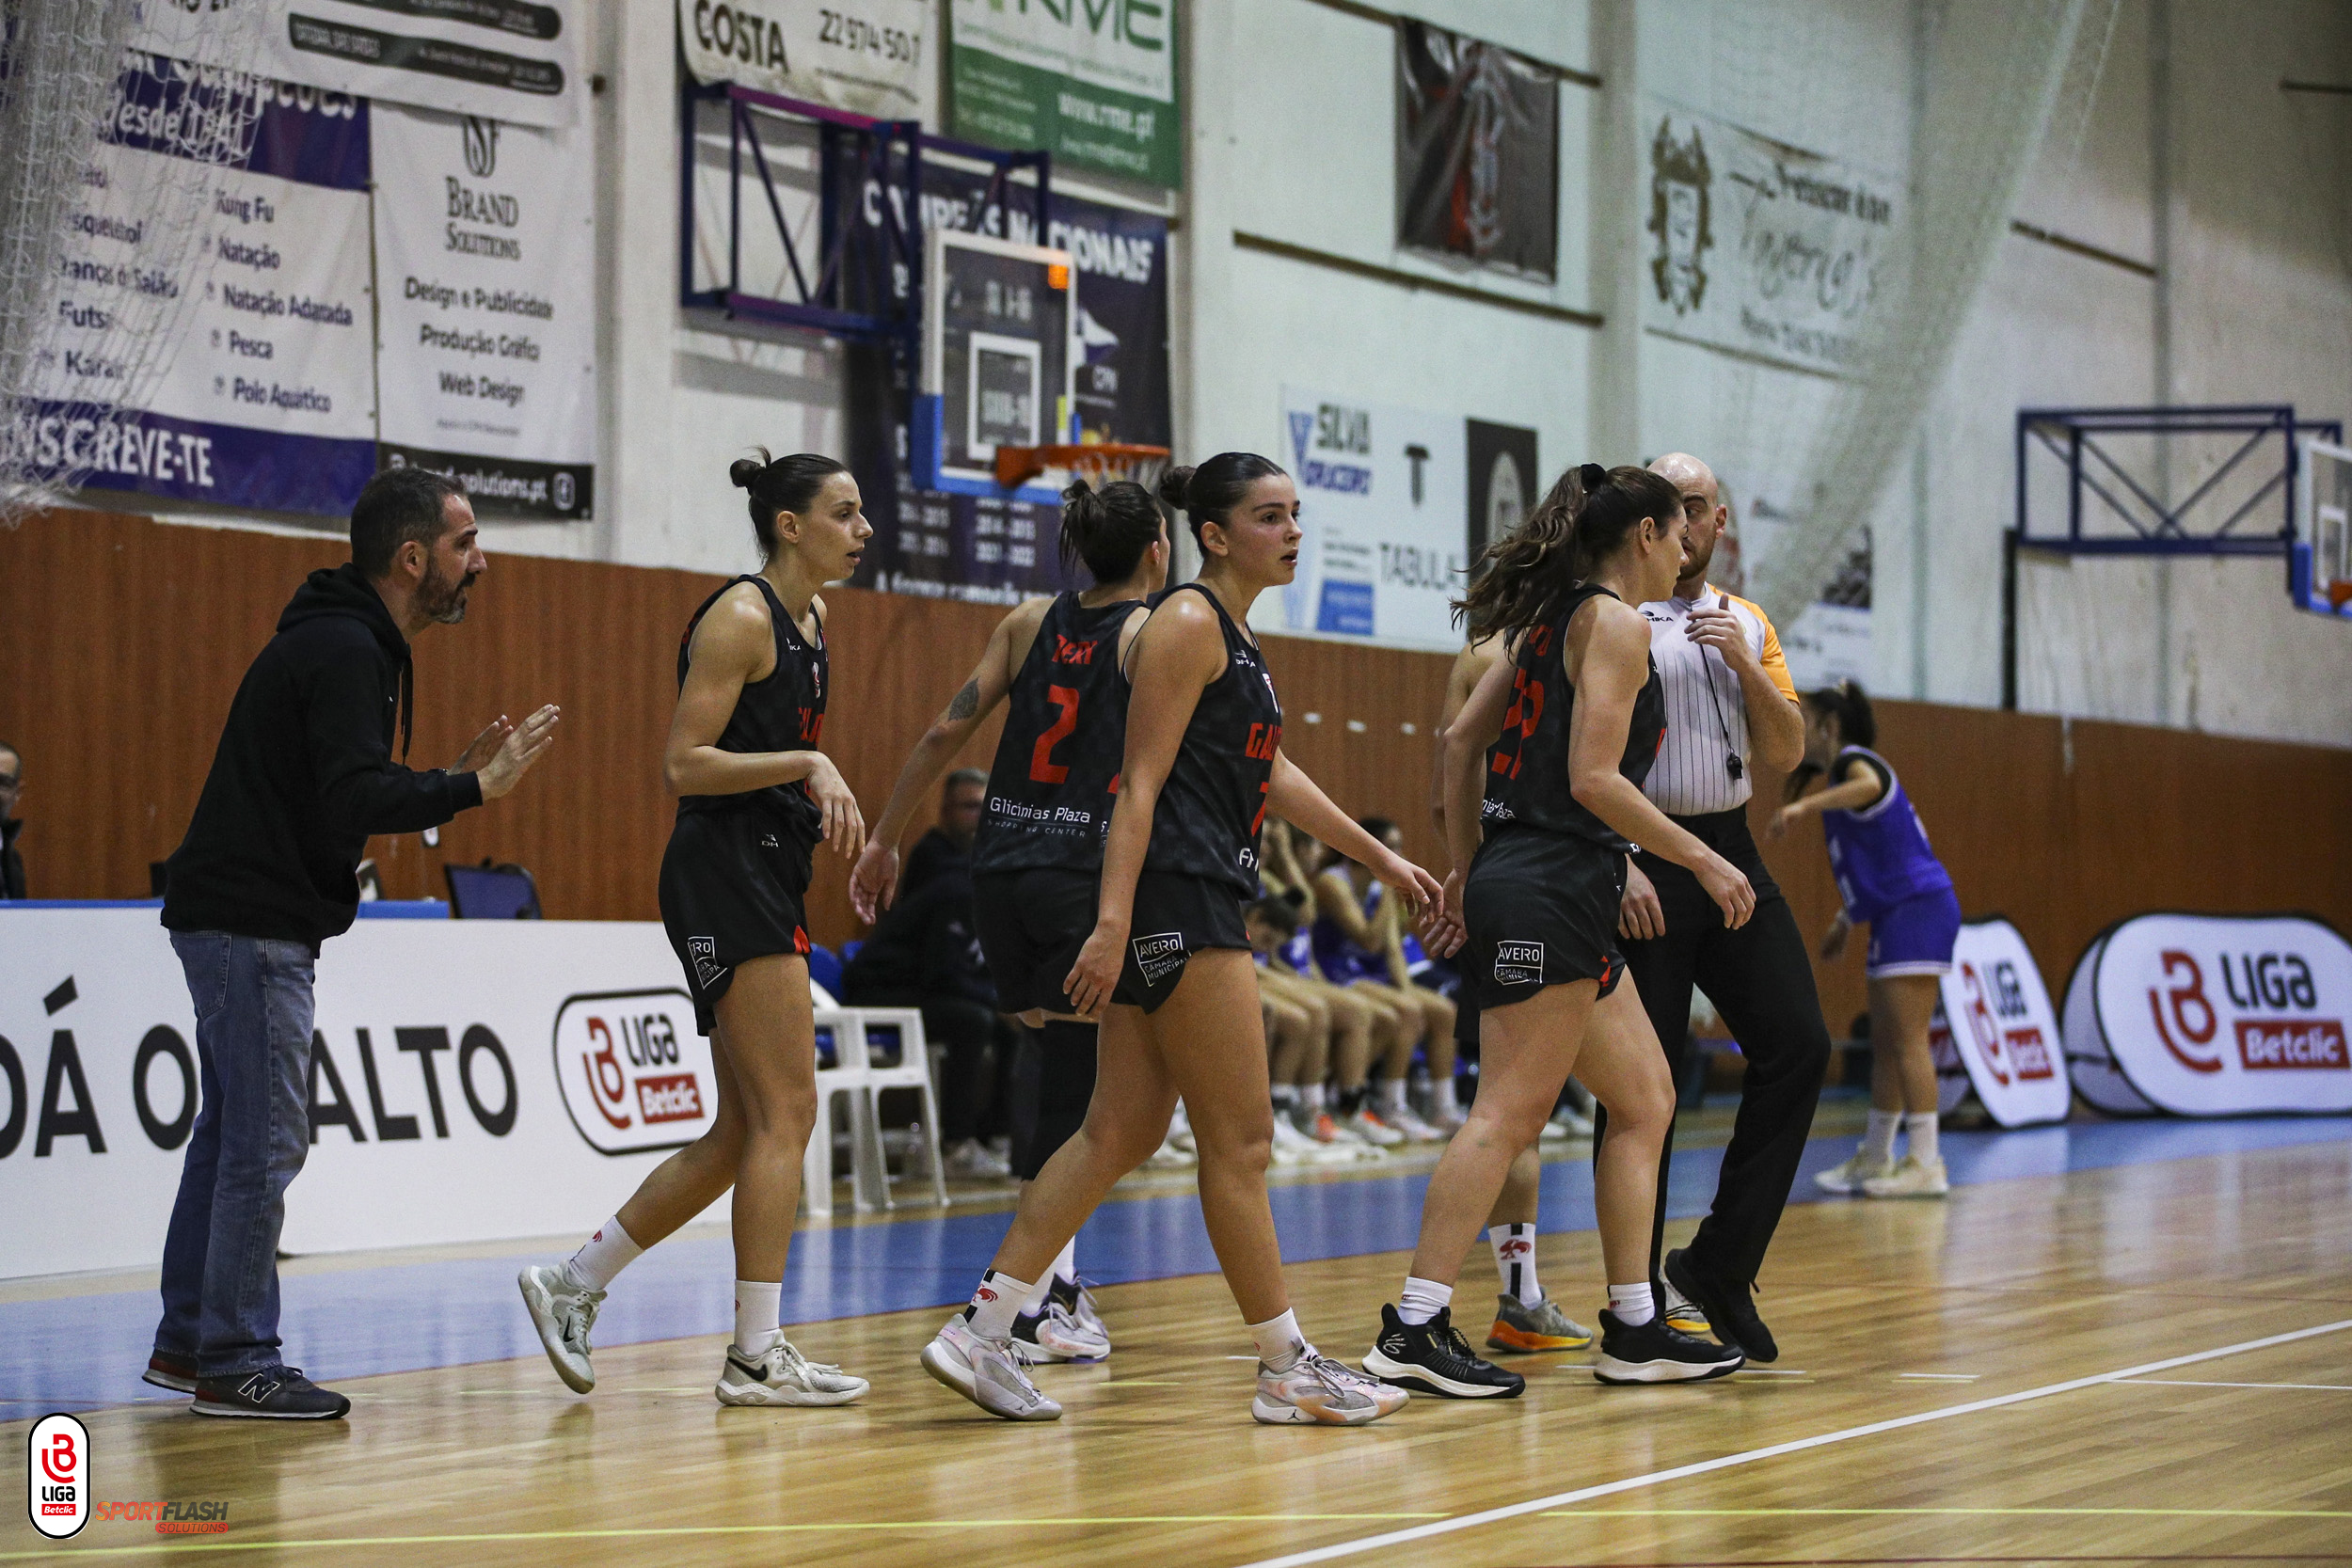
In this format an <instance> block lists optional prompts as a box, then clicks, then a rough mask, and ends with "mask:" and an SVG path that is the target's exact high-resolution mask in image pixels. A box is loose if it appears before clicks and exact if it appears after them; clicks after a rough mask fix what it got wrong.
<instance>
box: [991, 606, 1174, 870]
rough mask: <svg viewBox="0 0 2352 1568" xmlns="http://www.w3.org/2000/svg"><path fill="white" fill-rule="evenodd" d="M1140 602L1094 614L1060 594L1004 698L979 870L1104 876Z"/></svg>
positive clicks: (1101, 609)
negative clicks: (1123, 664) (1127, 638)
mask: <svg viewBox="0 0 2352 1568" xmlns="http://www.w3.org/2000/svg"><path fill="white" fill-rule="evenodd" d="M1141 602H1142V601H1140V600H1138V599H1121V600H1120V601H1119V602H1117V603H1116V604H1106V605H1103V606H1100V607H1098V608H1096V609H1093V610H1089V609H1088V608H1087V607H1086V606H1085V605H1082V604H1080V603H1079V602H1078V595H1077V594H1061V595H1059V596H1058V597H1057V598H1056V599H1055V600H1054V602H1053V604H1052V606H1051V607H1050V608H1048V609H1047V610H1046V611H1045V619H1044V620H1043V621H1042V622H1041V623H1039V626H1038V628H1037V641H1034V642H1032V643H1030V644H1029V656H1028V657H1026V658H1025V659H1023V660H1022V661H1021V669H1020V671H1019V672H1018V673H1016V674H1014V676H1013V677H1012V688H1011V689H1010V690H1009V691H1008V692H1007V693H1006V697H1005V733H1004V735H1003V736H1002V738H1000V739H999V740H998V741H997V742H996V761H995V763H994V765H993V766H992V767H991V768H989V770H988V804H987V807H986V809H985V810H984V811H982V813H981V815H980V832H979V837H978V839H977V842H975V844H974V845H973V847H972V869H973V871H974V872H975V873H976V874H977V873H979V872H987V871H1028V870H1032V869H1034V868H1036V867H1038V866H1048V865H1051V866H1063V867H1067V868H1068V869H1070V870H1073V871H1099V870H1100V869H1102V865H1103V835H1104V833H1106V832H1109V831H1110V825H1111V801H1112V799H1113V798H1114V797H1115V796H1116V795H1117V794H1118V793H1119V767H1120V762H1121V761H1122V760H1123V759H1124V757H1125V755H1126V751H1127V687H1126V683H1125V682H1124V681H1122V680H1121V679H1120V674H1119V629H1120V627H1121V626H1125V625H1126V624H1127V617H1128V616H1129V615H1131V614H1133V613H1134V612H1135V610H1136V606H1137V605H1139V604H1140V603H1141Z"/></svg>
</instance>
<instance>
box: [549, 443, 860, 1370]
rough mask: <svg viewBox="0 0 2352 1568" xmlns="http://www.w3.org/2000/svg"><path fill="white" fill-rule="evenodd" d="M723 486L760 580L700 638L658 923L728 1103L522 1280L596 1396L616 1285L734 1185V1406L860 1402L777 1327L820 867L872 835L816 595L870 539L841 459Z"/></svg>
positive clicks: (742, 471) (729, 592) (556, 1352)
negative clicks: (599, 1345)
mask: <svg viewBox="0 0 2352 1568" xmlns="http://www.w3.org/2000/svg"><path fill="white" fill-rule="evenodd" d="M727 477H728V478H729V479H730V480H731V481H732V482H733V483H735V485H736V487H737V488H739V489H742V490H746V491H749V492H750V511H751V519H752V534H753V537H754V538H755V540H756V541H757V543H758V545H759V552H760V557H761V561H762V565H761V567H760V569H759V571H757V572H755V573H751V574H747V575H745V576H742V577H739V578H734V579H733V580H732V581H730V582H728V583H727V584H725V585H724V586H723V587H722V588H720V589H719V590H718V592H716V593H714V594H711V595H710V596H709V597H708V598H707V599H705V600H704V601H703V602H702V606H701V608H699V609H697V610H695V611H694V614H693V617H692V618H691V620H689V621H688V622H687V625H686V635H685V637H684V638H683V639H682V640H681V641H680V642H679V644H678V658H677V680H678V701H677V709H676V712H675V715H674V716H673V718H672V719H671V721H670V737H669V743H668V745H667V746H666V747H665V748H664V750H663V752H662V758H661V776H662V781H663V782H664V783H665V784H668V785H669V787H670V790H671V792H672V793H673V794H675V795H676V796H677V797H678V807H677V822H676V825H675V827H674V828H673V829H672V830H671V833H670V845H669V849H668V851H667V852H666V853H665V854H664V855H663V856H662V858H661V881H660V898H661V922H662V925H663V926H664V927H666V928H667V929H668V931H669V936H670V945H671V946H672V947H673V948H675V950H676V952H677V956H678V962H679V963H680V964H681V965H682V966H683V967H684V969H685V971H686V987H687V990H688V992H689V993H690V994H691V996H692V998H693V1003H694V1021H695V1023H696V1025H697V1026H698V1027H699V1028H700V1029H701V1031H702V1032H703V1033H704V1034H705V1035H707V1036H708V1037H710V1057H711V1066H712V1068H713V1069H714V1071H713V1078H714V1080H715V1082H716V1085H717V1088H718V1095H717V1105H716V1107H715V1108H714V1110H713V1112H712V1114H711V1119H710V1125H709V1128H708V1129H707V1131H706V1132H704V1133H703V1135H702V1136H701V1137H699V1138H697V1139H695V1140H694V1141H693V1142H692V1143H691V1144H689V1145H687V1146H686V1147H685V1148H682V1149H680V1150H678V1151H677V1152H676V1153H675V1154H673V1155H671V1156H670V1157H669V1158H668V1159H667V1160H664V1161H663V1162H662V1163H661V1164H660V1165H658V1166H656V1167H655V1169H654V1171H653V1174H651V1175H650V1176H648V1177H646V1178H645V1180H644V1182H643V1183H641V1184H640V1185H639V1187H638V1189H637V1192H636V1194H635V1195H634V1196H631V1197H630V1198H629V1200H628V1202H627V1203H625V1204H623V1205H622V1206H621V1210H620V1212H618V1213H616V1214H614V1215H613V1216H612V1218H611V1219H609V1220H607V1221H605V1222H604V1224H603V1225H602V1226H601V1227H598V1229H597V1230H596V1234H595V1235H594V1236H592V1237H590V1238H589V1239H588V1242H587V1243H586V1244H584V1245H583V1246H581V1247H580V1251H579V1252H577V1253H576V1254H574V1255H573V1256H572V1258H571V1259H569V1260H568V1261H566V1262H564V1264H562V1265H560V1266H558V1267H555V1268H543V1267H538V1266H535V1265H534V1266H532V1267H529V1268H526V1269H524V1270H523V1271H522V1275H521V1277H520V1279H519V1281H518V1283H519V1284H520V1286H521V1288H522V1294H523V1304H524V1306H525V1307H526V1308H527V1309H528V1310H529V1311H530V1313H531V1318H532V1323H533V1324H534V1325H535V1326H536V1327H537V1329H538V1331H539V1340H540V1343H541V1345H542V1346H544V1347H545V1348H546V1350H547V1353H548V1360H549V1361H550V1362H552V1363H553V1364H554V1366H555V1370H556V1372H557V1374H558V1375H560V1376H561V1377H562V1378H563V1379H564V1382H565V1383H566V1384H567V1385H569V1386H571V1387H572V1388H573V1389H574V1390H575V1391H576V1392H579V1393H583V1394H584V1393H586V1392H588V1390H590V1389H591V1388H593V1387H595V1386H596V1370H595V1369H594V1367H593V1366H592V1365H591V1364H590V1360H589V1354H590V1349H591V1347H590V1344H589V1340H588V1333H589V1329H590V1328H591V1326H592V1325H594V1323H596V1309H597V1307H599V1306H600V1305H601V1304H602V1303H603V1301H604V1297H605V1291H606V1289H607V1288H608V1287H609V1286H610V1285H611V1284H612V1278H613V1276H614V1275H617V1274H619V1273H620V1271H621V1270H622V1269H623V1268H625V1267H626V1266H627V1265H628V1263H629V1261H630V1260H631V1259H635V1258H636V1257H637V1255H638V1254H639V1253H640V1252H642V1251H643V1250H644V1249H645V1248H646V1247H649V1246H651V1245H653V1244H654V1243H656V1242H658V1241H660V1240H661V1238H663V1237H664V1236H667V1235H669V1234H670V1233H671V1232H672V1231H674V1230H675V1229H676V1228H677V1227H679V1226H681V1225H684V1224H685V1223H686V1222H687V1221H689V1220H691V1219H692V1218H693V1217H694V1216H695V1215H697V1214H699V1213H701V1212H703V1211H704V1210H706V1209H707V1208H709V1207H710V1205H711V1204H713V1203H715V1202H717V1201H718V1200H719V1198H720V1196H722V1195H723V1194H724V1193H725V1192H726V1191H727V1190H728V1189H729V1188H730V1187H732V1188H733V1189H734V1190H735V1203H734V1227H735V1274H736V1279H735V1339H734V1342H733V1343H732V1344H730V1345H729V1346H728V1347H727V1352H726V1361H725V1365H724V1367H723V1370H722V1371H721V1373H720V1377H719V1383H718V1386H717V1389H716V1392H717V1394H718V1397H719V1402H721V1403H722V1404H755V1405H779V1404H793V1405H824V1404H845V1403H847V1402H850V1400H853V1399H855V1398H857V1397H858V1396H859V1395H860V1394H863V1393H865V1392H866V1380H865V1379H864V1378H859V1377H851V1376H850V1375H848V1374H847V1373H845V1372H843V1371H842V1370H841V1369H840V1368H838V1367H833V1366H827V1365H824V1364H822V1363H820V1362H813V1361H810V1360H808V1359H807V1358H806V1357H804V1356H803V1355H802V1354H801V1353H800V1352H799V1351H798V1350H795V1349H794V1348H793V1347H792V1346H791V1344H789V1343H788V1342H787V1340H786V1339H785V1338H784V1331H783V1330H782V1329H781V1328H779V1327H778V1326H777V1318H778V1315H779V1297H780V1296H781V1294H782V1291H783V1279H784V1264H785V1258H786V1255H787V1252H788V1251H789V1250H790V1247H791V1244H792V1228H793V1226H794V1224H795V1222H796V1220H797V1218H798V1213H799V1209H800V1202H801V1157H802V1155H803V1152H804V1151H805V1150H806V1148H807V1147H808V1139H809V1133H810V1132H811V1130H812V1129H813V1127H814V1126H815V1124H816V1117H817V1031H816V1020H815V1017H814V1014H813V1011H812V1009H811V1006H810V1000H809V990H808V959H807V958H806V957H805V955H806V954H807V952H808V950H809V941H808V929H807V922H806V915H805V914H804V913H803V899H804V898H805V897H806V895H807V892H808V879H809V871H810V860H811V857H812V855H813V853H814V851H815V850H816V848H817V847H818V845H820V844H824V845H830V846H831V847H833V849H834V851H835V852H836V853H839V854H841V855H843V856H845V857H854V856H855V855H856V854H857V852H858V849H859V847H860V846H862V845H863V844H864V842H865V839H866V823H865V819H864V818H863V817H862V816H860V815H859V813H858V806H857V800H856V798H855V797H854V796H852V795H851V794H850V789H849V786H848V785H847V784H844V783H843V782H842V779H841V773H840V770H839V769H838V768H835V767H834V764H833V760H832V759H831V758H830V757H828V756H826V755H825V753H824V752H821V751H819V750H818V738H819V736H821V735H822V733H823V730H824V721H825V697H826V692H827V689H828V687H829V685H830V681H829V678H828V665H827V649H826V645H825V625H824V621H825V606H824V601H823V600H822V599H820V598H818V589H820V588H822V587H823V586H824V585H825V584H826V583H829V582H836V581H839V580H841V579H842V578H847V577H849V576H850V573H851V572H853V571H855V570H856V569H857V563H858V561H859V558H860V557H861V556H862V555H863V554H864V553H865V549H866V540H867V539H869V538H871V537H872V536H873V532H874V531H873V528H872V526H871V525H869V524H868V523H867V522H866V517H865V514H864V511H863V507H862V503H861V501H860V499H859V496H858V487H857V482H856V481H855V480H854V479H851V478H850V471H849V469H848V468H847V467H844V466H843V465H842V464H841V463H840V462H838V461H837V460H835V459H834V458H831V457H824V456H819V455H818V454H816V453H812V452H803V453H799V454H797V455H794V456H790V457H782V458H777V459H775V460H773V461H771V460H770V459H769V457H768V453H767V451H765V450H764V449H763V450H762V451H760V454H759V459H758V461H756V462H755V461H753V460H752V459H751V458H748V457H746V458H741V459H739V460H738V461H737V462H736V463H735V465H734V466H733V467H731V468H729V470H728V473H727Z"/></svg>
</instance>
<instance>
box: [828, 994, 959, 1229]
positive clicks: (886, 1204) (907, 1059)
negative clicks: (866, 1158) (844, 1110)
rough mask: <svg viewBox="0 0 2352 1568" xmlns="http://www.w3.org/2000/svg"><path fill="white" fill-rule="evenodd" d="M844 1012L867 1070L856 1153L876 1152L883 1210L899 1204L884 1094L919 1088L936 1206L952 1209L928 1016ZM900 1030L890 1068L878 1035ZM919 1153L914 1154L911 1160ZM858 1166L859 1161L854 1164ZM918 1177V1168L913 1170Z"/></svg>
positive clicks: (902, 1010)
mask: <svg viewBox="0 0 2352 1568" xmlns="http://www.w3.org/2000/svg"><path fill="white" fill-rule="evenodd" d="M843 1011H844V1012H845V1013H846V1014H847V1016H848V1018H849V1020H850V1022H849V1025H848V1030H847V1033H848V1034H849V1035H850V1037H852V1038H853V1039H854V1042H855V1043H854V1045H851V1046H846V1047H845V1049H846V1050H854V1052H855V1053H856V1055H855V1057H854V1060H855V1061H856V1062H857V1063H858V1065H859V1066H860V1067H861V1068H863V1069H865V1073H866V1086H865V1091H864V1092H863V1093H862V1094H861V1095H859V1097H858V1099H857V1101H855V1103H856V1104H857V1106H858V1107H859V1109H858V1110H857V1111H856V1112H855V1113H854V1114H855V1115H856V1116H857V1117H858V1121H857V1124H856V1127H855V1129H854V1131H853V1132H852V1133H851V1137H852V1140H853V1148H857V1149H859V1150H861V1151H863V1150H866V1149H867V1148H870V1149H871V1159H872V1168H873V1170H874V1171H875V1172H876V1173H877V1181H876V1187H877V1188H878V1190H879V1195H880V1197H881V1201H882V1207H883V1208H885V1209H895V1208H897V1207H898V1203H897V1201H896V1200H895V1199H893V1198H892V1197H891V1196H890V1167H889V1165H888V1164H886V1163H885V1162H884V1160H883V1158H882V1090H884V1089H913V1090H914V1092H915V1093H917V1094H919V1095H921V1096H922V1097H923V1109H922V1112H921V1113H920V1123H919V1125H920V1128H921V1131H922V1134H923V1155H924V1158H925V1160H926V1161H927V1162H928V1163H929V1168H930V1174H931V1201H932V1202H933V1203H935V1204H937V1205H938V1206H939V1207H941V1208H943V1209H944V1208H946V1206H947V1176H946V1167H945V1165H944V1164H943V1163H942V1161H941V1158H940V1152H939V1092H938V1089H937V1088H936V1086H935V1085H933V1083H932V1081H931V1052H930V1042H929V1041H928V1040H926V1039H925V1038H924V1037H923V1015H922V1013H921V1012H920V1011H919V1010H917V1009H916V1008H914V1007H850V1008H845V1009H843ZM876 1029H894V1030H896V1031H898V1064H897V1065H896V1066H885V1065H883V1064H882V1063H881V1062H878V1061H877V1060H875V1057H874V1048H873V1031H874V1030H876ZM912 1154H913V1151H912V1150H910V1151H909V1156H910V1160H911V1159H912ZM852 1164H855V1161H854V1160H853V1161H852ZM910 1174H912V1165H910Z"/></svg>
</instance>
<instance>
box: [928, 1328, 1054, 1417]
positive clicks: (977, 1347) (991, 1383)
mask: <svg viewBox="0 0 2352 1568" xmlns="http://www.w3.org/2000/svg"><path fill="white" fill-rule="evenodd" d="M1022 1360H1023V1358H1022V1357H1021V1356H1020V1355H1019V1354H1017V1351H1016V1346H1015V1343H1014V1342H1013V1341H1010V1340H1004V1339H983V1338H980V1337H979V1336H978V1335H977V1334H975V1333H973V1332H972V1325H971V1324H970V1323H966V1322H965V1321H964V1318H963V1315H962V1314H961V1313H958V1314H957V1315H956V1316H954V1317H952V1318H950V1319H948V1320H947V1322H946V1324H945V1326H943V1327H942V1328H941V1329H940V1331H939V1332H938V1333H937V1334H935V1335H933V1336H932V1337H931V1342H930V1344H928V1345H925V1346H924V1347H923V1370H925V1371H927V1372H929V1373H930V1374H931V1376H932V1377H934V1378H936V1379H937V1380H938V1381H939V1382H941V1383H943V1384H945V1385H946V1386H948V1387H950V1388H953V1389H954V1390H955V1391H956V1392H957V1393H959V1394H961V1395H962V1396H963V1397H964V1398H965V1399H967V1400H970V1401H971V1402H973V1403H974V1404H977V1405H978V1406H979V1407H980V1408H981V1409H982V1410H985V1411H987V1412H988V1413H989V1414H990V1415H992V1416H1002V1417H1003V1418H1005V1419H1006V1420H1008V1421H1057V1420H1059V1419H1061V1406H1060V1405H1058V1404H1056V1403H1055V1402H1053V1401H1052V1400H1049V1399H1047V1398H1046V1397H1045V1396H1044V1395H1043V1394H1041V1393H1039V1392H1038V1391H1037V1385H1036V1384H1034V1383H1031V1382H1030V1381H1029V1374H1028V1373H1027V1372H1025V1371H1024V1370H1022Z"/></svg>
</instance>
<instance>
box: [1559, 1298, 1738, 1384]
mask: <svg viewBox="0 0 2352 1568" xmlns="http://www.w3.org/2000/svg"><path fill="white" fill-rule="evenodd" d="M1746 1359H1747V1357H1745V1356H1743V1355H1741V1354H1740V1353H1739V1352H1738V1351H1737V1350H1735V1349H1732V1348H1731V1347H1729V1346H1726V1345H1714V1344H1709V1343H1708V1341H1706V1340H1705V1339H1698V1338H1692V1336H1690V1335H1688V1334H1685V1333H1683V1332H1682V1330H1680V1329H1678V1328H1676V1327H1674V1326H1673V1325H1672V1324H1670V1323H1667V1322H1666V1319H1665V1315H1664V1314H1663V1313H1657V1314H1653V1315H1652V1316H1651V1318H1650V1321H1649V1322H1647V1323H1643V1324H1641V1325H1640V1326H1638V1327H1636V1326H1633V1325H1631V1324H1629V1323H1625V1322H1624V1321H1623V1320H1621V1319H1620V1318H1619V1317H1618V1316H1617V1315H1616V1314H1615V1313H1614V1312H1611V1311H1607V1310H1605V1309H1604V1310H1603V1311H1602V1313H1601V1315H1600V1354H1598V1355H1597V1356H1595V1357H1594V1358H1593V1375H1594V1376H1595V1377H1597V1378H1598V1379H1599V1380H1600V1381H1601V1382H1603V1383H1704V1382H1706V1381H1708V1379H1710V1378H1718V1377H1728V1376H1730V1375H1731V1374H1732V1373H1733V1372H1736V1371H1738V1370H1740V1366H1741V1364H1742V1363H1743V1362H1745V1361H1746Z"/></svg>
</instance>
